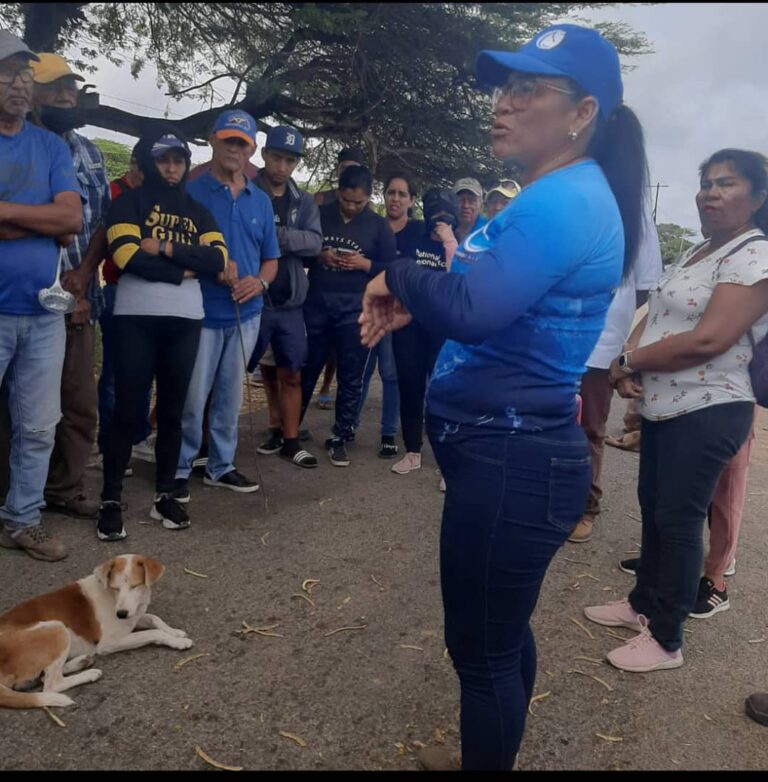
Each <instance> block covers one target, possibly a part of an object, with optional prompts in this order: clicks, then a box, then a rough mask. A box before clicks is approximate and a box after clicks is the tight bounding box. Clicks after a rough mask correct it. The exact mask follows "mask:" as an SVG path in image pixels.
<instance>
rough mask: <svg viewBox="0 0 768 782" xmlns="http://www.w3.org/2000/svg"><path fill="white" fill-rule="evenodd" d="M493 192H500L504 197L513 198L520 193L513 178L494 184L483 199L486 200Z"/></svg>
mask: <svg viewBox="0 0 768 782" xmlns="http://www.w3.org/2000/svg"><path fill="white" fill-rule="evenodd" d="M494 193H500V194H501V195H503V196H504V198H514V197H515V196H517V195H519V194H520V185H518V184H517V182H515V181H514V179H505V180H504V181H503V182H501V183H499V184H498V185H496V187H494V188H493V189H491V190H489V191H488V194H487V195H486V196H485V200H486V201H487V200H488V199H489V198H490V197H491V196H492V195H493V194H494Z"/></svg>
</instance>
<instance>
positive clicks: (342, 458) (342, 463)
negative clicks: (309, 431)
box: [325, 437, 349, 467]
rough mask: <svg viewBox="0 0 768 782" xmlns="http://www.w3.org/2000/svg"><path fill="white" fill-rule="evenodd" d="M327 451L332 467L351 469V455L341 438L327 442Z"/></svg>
mask: <svg viewBox="0 0 768 782" xmlns="http://www.w3.org/2000/svg"><path fill="white" fill-rule="evenodd" d="M325 449H326V450H327V451H328V456H329V457H330V460H331V464H332V465H334V466H335V467H349V455H348V454H347V449H346V448H345V447H344V440H342V439H341V437H329V438H328V439H327V440H326V441H325Z"/></svg>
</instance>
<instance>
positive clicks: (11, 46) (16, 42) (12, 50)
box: [0, 30, 40, 62]
mask: <svg viewBox="0 0 768 782" xmlns="http://www.w3.org/2000/svg"><path fill="white" fill-rule="evenodd" d="M14 54H26V55H27V57H29V59H30V60H35V61H36V62H39V61H40V58H39V57H38V56H37V55H36V54H35V53H34V52H32V51H30V50H29V49H28V48H27V45H26V44H25V43H24V41H22V40H21V38H17V37H16V36H15V35H14V34H13V33H9V32H8V30H0V60H5V59H7V58H8V57H13V55H14Z"/></svg>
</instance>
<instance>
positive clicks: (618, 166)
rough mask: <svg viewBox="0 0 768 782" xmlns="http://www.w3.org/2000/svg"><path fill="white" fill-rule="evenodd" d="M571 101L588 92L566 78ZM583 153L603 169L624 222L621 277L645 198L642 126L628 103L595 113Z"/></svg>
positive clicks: (629, 263) (635, 246)
mask: <svg viewBox="0 0 768 782" xmlns="http://www.w3.org/2000/svg"><path fill="white" fill-rule="evenodd" d="M568 83H569V87H570V88H571V89H572V90H573V93H574V96H573V100H574V102H578V101H580V100H581V99H582V98H585V97H587V95H588V93H586V92H585V91H584V89H583V88H582V87H581V86H580V85H578V84H577V83H576V82H575V81H573V79H568ZM596 122H597V125H596V127H595V130H594V133H593V134H592V138H591V139H590V140H589V144H588V146H587V151H586V154H587V155H588V156H589V157H591V158H593V159H594V160H595V162H596V163H597V164H598V165H599V166H600V168H601V169H602V170H603V174H604V176H605V178H606V179H607V180H608V185H609V186H610V188H611V191H612V192H613V197H614V198H615V199H616V203H617V205H618V207H619V213H620V214H621V222H622V224H623V225H624V278H625V279H626V278H627V276H628V275H629V273H630V272H631V271H632V267H633V266H634V264H635V259H636V258H637V253H638V250H639V248H640V241H641V239H642V237H643V203H644V201H645V199H646V198H647V192H646V188H647V186H648V161H647V159H646V157H645V139H644V138H643V127H642V125H641V124H640V120H639V119H638V118H637V115H636V114H635V112H634V111H632V109H630V108H629V106H625V105H624V104H623V103H622V104H620V105H619V106H617V107H616V108H615V109H614V110H613V111H612V112H611V114H610V115H609V116H608V117H604V116H603V115H602V114H600V113H598V114H597V118H596Z"/></svg>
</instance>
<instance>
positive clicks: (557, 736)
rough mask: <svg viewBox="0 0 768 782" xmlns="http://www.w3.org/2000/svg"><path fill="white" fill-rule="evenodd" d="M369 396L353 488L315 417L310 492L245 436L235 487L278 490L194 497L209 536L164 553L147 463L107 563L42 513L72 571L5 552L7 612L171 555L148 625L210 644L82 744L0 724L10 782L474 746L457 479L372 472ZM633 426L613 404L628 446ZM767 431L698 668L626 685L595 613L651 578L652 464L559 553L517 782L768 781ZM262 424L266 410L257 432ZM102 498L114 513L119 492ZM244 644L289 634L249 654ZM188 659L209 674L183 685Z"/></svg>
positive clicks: (152, 659)
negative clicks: (754, 716)
mask: <svg viewBox="0 0 768 782" xmlns="http://www.w3.org/2000/svg"><path fill="white" fill-rule="evenodd" d="M371 391H372V397H373V398H372V399H371V401H370V402H369V408H368V410H367V413H366V415H365V416H364V422H363V426H362V429H361V432H360V433H359V434H358V438H357V443H356V444H355V445H354V446H352V447H351V449H350V455H351V457H352V460H353V461H352V465H351V466H350V467H349V468H347V469H340V468H336V467H333V466H332V465H331V464H330V463H329V462H328V460H327V457H326V456H325V454H324V453H323V451H322V443H323V440H324V439H325V437H326V436H327V435H326V432H327V430H328V426H329V423H330V421H331V420H332V413H330V412H325V411H320V410H317V409H314V408H313V409H312V410H311V412H310V414H309V416H308V424H309V426H310V428H311V429H312V430H313V432H314V440H313V442H311V443H309V444H308V445H309V447H310V450H314V452H315V453H316V454H317V455H318V456H319V457H320V462H321V463H320V467H319V468H318V469H317V470H307V471H304V470H300V469H298V468H296V467H295V466H293V465H291V464H289V463H287V462H285V461H282V460H280V459H279V458H278V457H276V456H272V457H263V456H259V457H256V455H255V452H254V449H253V447H252V443H251V438H250V434H249V427H248V421H247V417H243V418H242V419H241V446H240V452H239V453H240V455H239V459H238V467H239V468H240V469H241V470H242V471H243V472H244V473H246V474H248V475H251V476H256V475H257V474H258V473H260V476H261V482H262V485H263V491H262V492H259V493H258V494H255V495H238V494H235V493H232V492H228V491H225V490H222V489H216V488H211V487H205V486H203V484H202V482H201V481H200V479H199V478H195V479H194V480H193V483H192V502H191V504H190V506H189V509H190V514H191V516H192V520H193V525H192V527H191V529H189V530H187V531H183V532H169V531H167V530H164V529H162V527H160V526H159V524H158V523H157V522H151V521H150V519H149V516H148V510H149V504H150V500H151V477H152V474H153V468H152V465H150V464H146V463H143V462H134V468H135V475H134V477H133V478H130V479H128V480H127V481H126V485H127V491H126V496H125V499H126V501H127V502H128V505H129V510H128V512H127V523H126V527H127V529H128V533H129V537H128V538H127V540H125V541H124V542H121V543H117V544H105V543H101V542H99V541H98V540H97V539H96V537H95V535H94V530H93V525H92V524H91V523H89V522H83V521H75V520H72V519H68V518H66V517H62V516H57V515H54V514H46V523H47V524H49V525H50V528H51V529H52V530H53V531H54V532H55V533H56V534H58V535H60V536H61V537H62V538H63V539H64V540H65V542H66V543H67V544H68V546H69V547H70V552H71V553H70V556H69V558H68V559H66V560H64V561H63V562H59V563H53V564H48V563H43V562H37V561H34V560H32V559H30V558H29V557H27V556H25V555H24V554H22V553H16V552H9V551H5V550H2V551H0V594H1V595H2V598H0V609H2V610H5V609H6V608H8V607H10V606H12V605H13V604H15V603H16V602H18V601H20V600H22V599H24V598H27V597H30V596H33V595H36V594H40V593H42V592H45V591H47V590H49V589H53V588H57V587H58V586H60V585H62V584H64V583H65V582H66V581H68V580H74V579H77V578H80V577H82V576H84V575H86V574H87V573H89V572H90V571H91V570H92V569H93V568H94V567H95V566H96V565H97V564H99V563H100V562H102V561H104V560H105V559H107V558H108V557H110V556H113V555H115V554H120V553H141V554H145V555H148V556H151V557H154V558H156V559H158V560H160V561H161V562H163V563H164V564H165V565H166V568H167V570H166V574H165V576H164V577H163V579H162V580H161V581H160V582H159V583H158V584H157V585H156V587H155V588H154V593H153V600H152V608H151V610H152V612H153V613H157V614H158V615H159V616H161V617H162V618H163V619H165V620H166V621H167V622H168V623H169V624H170V625H172V626H175V627H181V628H183V629H185V630H186V631H187V632H188V633H189V635H190V636H191V637H192V638H193V639H194V641H195V646H194V647H193V648H192V649H191V650H189V651H185V652H177V651H174V650H171V649H167V648H161V647H149V648H145V649H140V650H136V651H132V652H126V653H121V654H117V655H114V656H112V657H103V658H100V659H99V660H98V663H97V665H98V667H100V668H101V669H102V670H103V671H104V676H103V678H102V679H101V680H100V681H98V682H96V683H95V684H90V685H85V686H83V687H80V688H77V689H75V690H72V691H71V692H70V693H69V694H70V695H71V696H72V697H73V698H74V699H75V701H76V705H75V706H73V707H70V708H68V709H57V710H56V713H57V715H58V716H59V717H60V718H61V719H62V720H63V722H64V723H65V726H64V727H60V726H58V725H56V724H55V723H54V722H53V720H52V719H51V717H50V716H49V715H48V714H46V713H45V712H44V711H22V712H12V711H7V710H4V711H1V712H0V728H1V729H2V735H3V737H4V739H3V741H2V752H0V768H2V769H3V770H10V769H78V770H81V769H99V770H106V769H158V770H161V769H184V770H186V769H206V768H210V767H209V766H208V765H207V764H206V763H205V762H204V761H203V760H201V759H200V758H199V757H198V756H197V755H196V752H195V748H196V746H198V747H200V748H202V750H204V752H206V753H208V755H210V756H211V757H212V758H214V759H215V760H217V761H220V762H223V763H226V764H229V765H234V766H241V767H244V768H246V769H281V770H288V769H304V770H308V769H326V770H327V769H352V770H373V769H386V770H397V769H399V770H409V769H415V768H416V767H417V764H416V762H415V759H414V757H413V750H414V749H415V748H416V747H418V746H419V745H420V743H421V744H427V745H429V744H433V743H440V742H443V741H444V742H445V743H446V745H449V746H456V745H457V742H458V733H457V729H458V692H459V690H458V684H457V681H456V678H455V675H454V672H453V669H452V667H451V663H450V661H449V660H448V659H447V658H446V657H445V656H444V643H443V638H442V608H441V602H440V591H439V579H438V557H437V551H438V547H437V544H438V531H439V520H440V510H441V502H442V495H441V494H440V493H439V491H438V480H439V478H438V476H437V475H436V473H435V464H434V460H433V458H432V456H431V453H430V452H429V451H428V449H427V450H426V452H425V456H424V467H423V468H422V470H421V471H420V472H417V473H415V474H411V475H408V476H397V475H394V474H393V473H391V472H390V471H389V467H390V464H391V463H390V462H385V461H382V460H380V459H378V458H377V456H376V439H377V437H376V435H377V431H378V427H377V426H376V423H377V421H378V417H379V400H378V397H377V395H378V387H377V383H376V382H374V383H373V384H372V388H371ZM622 412H623V402H622V401H621V400H619V399H618V398H617V399H616V400H615V402H614V409H613V414H612V419H611V431H613V432H614V433H618V432H619V427H620V417H621V413H622ZM766 420H768V419H765V418H764V419H763V422H761V424H760V427H759V435H758V445H757V449H756V454H755V458H754V461H753V465H752V470H751V474H750V488H749V497H748V502H747V507H746V512H745V519H744V528H743V533H742V538H741V543H740V546H739V552H738V556H737V573H736V575H735V576H734V577H732V578H731V579H730V580H729V594H730V596H731V605H732V607H731V610H730V611H727V612H724V613H721V614H718V615H717V616H715V617H713V618H711V619H709V620H703V621H702V620H698V621H697V620H693V619H692V620H689V622H688V624H687V628H686V629H687V632H686V636H685V638H686V642H685V647H684V655H685V664H684V665H683V667H682V668H679V669H676V670H672V671H661V672H655V673H650V674H628V673H623V672H620V671H618V670H616V669H614V668H612V667H610V666H609V665H608V664H607V663H605V662H603V663H601V662H600V660H601V659H602V658H603V656H604V654H605V653H606V652H607V651H609V650H610V649H611V648H613V647H614V646H616V645H618V644H619V643H620V642H619V641H618V640H617V639H615V638H612V637H611V636H610V635H608V633H607V632H606V629H605V628H600V627H598V626H596V625H591V624H590V623H589V622H587V621H586V620H585V619H584V617H583V615H582V613H581V609H582V608H583V606H585V605H589V604H593V603H598V602H602V601H605V600H608V599H617V598H620V597H623V596H625V595H626V593H627V591H628V589H629V587H630V586H631V584H632V577H630V576H628V575H626V574H624V573H622V572H620V571H619V570H618V569H617V567H616V565H617V562H618V560H619V559H622V558H625V557H627V556H630V553H631V552H633V551H636V550H637V546H636V544H637V543H638V542H639V540H640V527H639V524H638V521H637V519H638V508H637V500H636V493H635V488H636V474H637V461H638V457H637V455H636V454H632V453H625V452H621V451H617V450H614V449H607V451H608V452H607V455H606V460H605V476H604V485H605V487H606V498H605V504H604V511H603V513H602V515H601V516H600V519H599V524H598V528H597V534H596V536H595V538H594V540H593V541H592V542H591V543H587V544H583V545H578V546H577V545H572V544H567V545H566V547H565V548H563V549H562V550H561V552H560V553H559V554H558V555H557V557H556V559H555V561H554V563H553V565H552V567H551V568H550V571H549V574H548V576H547V579H546V583H545V586H544V589H543V592H542V596H541V599H540V601H539V605H538V608H537V611H536V613H535V615H534V630H535V634H536V639H537V643H538V652H539V673H538V678H537V683H536V693H537V694H538V695H540V696H542V697H541V699H540V700H538V701H537V702H536V703H535V704H534V705H533V706H532V711H533V716H530V717H529V719H528V726H527V729H526V734H525V737H524V740H523V744H522V748H521V751H520V767H521V769H523V770H555V769H556V770H562V769H584V770H586V769H595V770H597V769H622V770H629V769H638V770H647V769H654V770H682V769H688V770H693V769H696V770H704V769H766V768H768V741H766V739H768V732H766V729H765V728H763V727H761V726H759V725H757V724H756V723H754V722H752V721H750V720H749V719H748V718H747V717H746V716H745V715H744V711H743V701H744V697H745V696H746V695H748V694H749V693H751V692H753V691H755V690H768V666H766V651H767V650H768V641H766V638H768V627H767V625H766V622H767V621H768V620H767V619H766V608H765V606H766V601H765V593H764V592H763V589H765V563H766V548H767V547H766V536H765V530H764V527H763V523H764V516H765V510H766V506H767V505H768V501H767V500H766V497H767V496H768V490H766V488H765V487H766V486H768V447H767V446H768V435H767V434H766V427H768V423H766ZM264 424H265V419H264V413H263V412H260V413H258V415H257V427H258V430H259V432H261V431H262V430H263V429H264ZM257 458H258V461H257ZM257 467H258V469H257ZM89 476H90V482H91V484H90V485H92V486H93V488H94V491H96V487H97V485H98V481H99V479H100V473H99V472H98V470H97V469H92V470H90V471H89ZM265 500H266V503H265ZM185 568H186V569H188V570H191V571H194V572H196V573H198V574H203V575H205V576H207V577H206V578H202V577H199V576H197V575H193V574H191V573H188V572H185ZM307 579H312V580H315V581H316V583H314V584H312V583H310V582H307ZM302 585H304V589H302ZM310 601H311V602H310ZM577 619H578V620H580V621H581V622H582V624H583V625H584V627H587V625H589V627H588V630H589V633H590V635H591V637H589V636H588V635H587V633H586V632H585V630H584V629H582V628H581V627H579V626H578V625H577V624H576V623H575V622H574V621H572V620H577ZM244 622H246V623H247V624H248V625H249V626H251V627H253V628H260V629H261V628H271V629H268V630H266V631H265V632H268V633H272V634H273V635H260V634H254V633H250V634H248V635H245V636H244V635H243V634H241V632H240V631H241V630H242V629H243V623H244ZM340 628H345V629H341V630H340V631H339V632H333V631H336V630H339V629H340ZM618 633H619V634H620V635H622V636H625V637H626V636H628V635H630V633H629V632H628V631H623V630H619V631H618ZM193 654H201V655H205V656H204V657H199V658H197V659H195V660H192V661H190V662H188V663H186V664H185V665H184V666H183V667H177V663H179V662H180V661H182V660H184V659H186V658H188V657H190V656H192V655H193ZM584 658H592V659H591V660H590V659H584ZM583 674H589V675H591V676H593V677H596V678H590V676H589V675H583ZM289 734H290V735H289ZM11 737H12V740H11Z"/></svg>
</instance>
